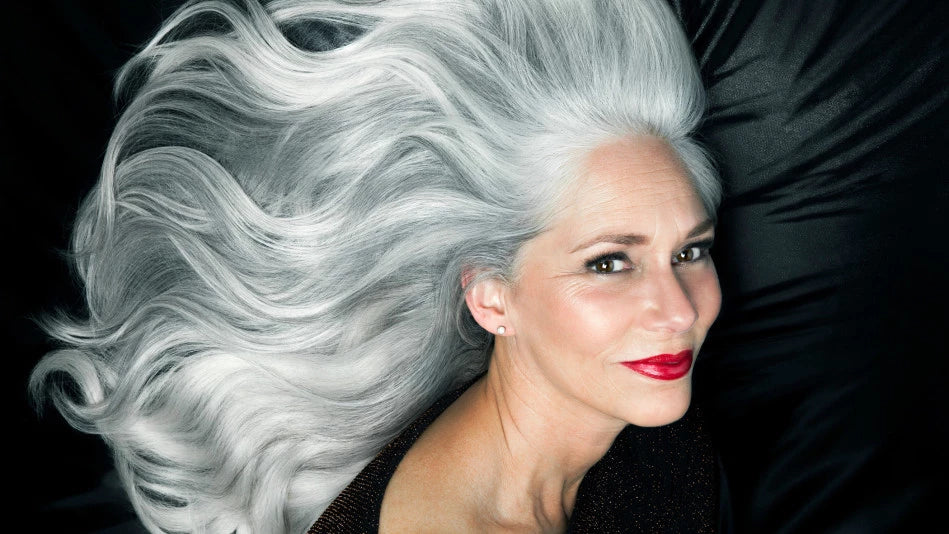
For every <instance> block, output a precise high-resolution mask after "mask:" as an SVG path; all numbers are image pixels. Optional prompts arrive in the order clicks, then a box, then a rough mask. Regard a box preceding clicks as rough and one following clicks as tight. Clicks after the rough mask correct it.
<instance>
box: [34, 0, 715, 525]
mask: <svg viewBox="0 0 949 534" xmlns="http://www.w3.org/2000/svg"><path fill="white" fill-rule="evenodd" d="M314 25H319V26H320V27H321V28H323V29H324V30H325V29H326V28H327V27H331V28H336V29H341V30H340V31H342V32H344V33H349V32H351V33H353V34H358V37H355V38H353V39H352V40H351V41H349V42H347V43H345V44H344V45H342V46H339V47H337V48H334V49H332V50H329V51H325V52H317V51H313V50H309V49H308V48H307V47H306V46H304V45H305V43H304V41H305V40H306V38H305V37H301V35H304V36H305V35H306V34H307V31H308V29H310V30H312V27H313V26H314ZM133 82H134V83H137V84H138V86H137V87H136V93H135V97H134V99H133V100H132V101H131V102H130V103H129V105H128V108H127V110H126V111H125V113H124V115H123V116H122V118H121V120H120V121H119V124H118V125H117V127H116V131H115V133H114V134H113V137H112V140H111V142H110V146H109V149H108V152H107V154H106V161H105V165H104V167H103V172H102V176H101V180H100V182H99V184H98V186H97V188H96V190H95V191H94V192H93V193H92V194H91V195H90V197H89V199H88V201H87V202H86V203H85V204H84V206H83V209H82V211H81V213H80V216H79V219H78V221H77V227H76V231H75V238H74V248H75V252H76V261H77V264H78V271H79V272H80V273H81V275H82V277H83V281H84V283H85V285H86V289H87V301H88V306H89V317H88V318H86V319H83V320H74V321H69V320H65V319H63V320H58V321H51V322H50V324H49V326H48V329H49V331H50V332H51V333H52V334H53V335H54V336H56V337H57V338H58V339H60V340H62V341H63V342H64V343H66V344H67V345H68V347H67V348H64V349H63V350H60V351H58V352H56V353H53V354H51V355H49V356H47V358H45V359H44V360H43V362H41V364H40V365H39V366H38V367H37V369H36V370H35V372H34V375H33V381H32V387H33V388H34V391H35V392H36V393H37V394H38V395H39V394H42V393H43V391H44V390H46V389H48V392H49V394H50V395H51V396H52V398H53V399H54V400H55V401H56V402H57V406H58V408H59V409H60V411H61V412H62V413H63V414H64V415H65V416H66V417H67V418H68V419H69V420H70V422H72V423H73V424H74V425H75V426H77V427H78V428H80V429H83V430H86V431H88V432H95V433H99V434H102V435H103V436H104V438H105V439H106V440H107V441H108V443H109V444H110V445H111V447H112V448H113V451H114V454H115V458H116V463H117V465H118V467H119V471H120V474H121V476H122V478H123V480H124V482H125V485H126V489H127V491H128V492H129V494H130V496H131V498H132V501H133V504H134V505H135V507H136V510H137V511H138V513H139V515H140V517H141V518H142V520H143V522H144V523H145V525H146V526H147V527H148V528H149V529H150V530H153V531H169V530H171V531H210V532H232V531H235V530H236V531H238V532H280V531H290V532H300V531H303V530H306V529H307V527H309V526H310V525H311V524H312V523H313V521H314V520H317V518H320V519H319V521H318V522H317V524H316V525H314V526H313V529H314V530H316V531H319V530H320V529H321V528H322V527H321V526H320V525H321V522H322V523H323V524H325V523H326V522H328V521H336V522H343V523H345V522H346V521H351V520H354V519H365V520H367V521H369V523H370V524H372V523H373V522H376V521H377V522H378V525H379V528H380V530H382V531H384V532H385V531H390V532H398V531H415V530H433V529H435V530H445V529H454V530H459V531H466V530H471V531H482V530H526V531H561V530H563V529H564V528H566V527H567V525H568V520H569V518H572V517H574V516H575V515H576V514H575V513H574V512H575V510H574V505H575V502H578V499H579V498H580V496H581V492H580V490H579V488H580V485H581V482H582V481H583V479H584V476H585V474H586V473H587V472H588V470H589V469H590V468H591V466H593V464H594V463H595V462H597V460H599V459H600V458H601V457H602V456H603V455H604V454H605V453H606V452H607V450H608V449H609V447H610V445H611V444H612V443H613V441H614V439H615V438H616V437H617V435H619V434H620V432H621V430H623V428H624V427H625V426H626V425H628V424H633V425H637V426H643V427H649V426H656V425H665V424H668V423H672V422H673V421H676V420H677V419H678V418H680V417H681V416H682V415H683V413H684V412H685V411H686V409H687V407H688V405H689V400H690V392H691V383H690V372H691V368H692V363H693V360H694V358H695V357H696V356H697V355H698V353H699V349H700V347H701V344H702V341H703V340H704V336H705V333H706V332H707V330H708V328H709V326H710V325H711V323H712V322H713V321H714V319H715V317H716V315H717V313H718V308H719V304H720V295H719V289H718V282H717V278H716V274H715V269H714V265H713V264H712V262H711V259H710V258H709V256H708V248H709V247H710V245H711V239H712V235H713V226H714V218H715V208H716V206H717V203H718V199H719V196H720V193H719V188H718V184H717V181H716V179H715V175H714V172H713V171H712V168H711V165H710V163H709V161H708V159H707V158H706V157H705V155H704V153H703V152H702V150H701V149H700V148H699V147H698V146H697V145H696V144H695V143H694V141H692V140H691V139H690V138H689V137H688V135H689V133H690V132H691V131H692V129H693V128H694V127H695V125H696V123H697V122H698V120H699V118H700V116H701V112H702V107H703V98H702V96H703V92H702V88H701V84H700V80H699V77H698V73H697V71H696V68H695V65H694V61H693V59H692V57H691V55H690V51H689V46H688V43H687V42H686V41H685V39H684V38H683V36H682V33H681V30H680V29H679V28H678V26H677V23H676V20H675V18H674V16H673V15H672V14H671V12H669V11H668V8H666V7H665V6H663V5H662V4H661V3H659V2H658V1H652V0H650V1H636V2H631V1H619V0H617V1H614V2H581V1H579V0H575V1H574V0H571V1H562V2H539V1H528V0H523V1H517V2H512V1H511V0H503V1H500V0H499V1H497V2H494V1H490V0H483V1H474V0H467V1H440V2H437V3H436V2H424V1H407V0H398V1H389V2H339V3H335V2H316V1H302V0H285V1H278V2H273V3H271V4H269V5H268V6H267V7H266V9H264V8H261V7H260V6H258V5H256V4H255V3H253V2H249V3H247V4H246V5H242V6H240V7H238V6H234V5H232V4H230V3H226V2H218V1H207V2H198V3H192V4H189V5H187V6H185V7H184V8H182V9H181V10H179V11H178V12H177V14H176V15H174V16H173V17H172V19H171V20H169V22H168V23H167V24H166V25H165V27H164V28H163V29H162V30H161V32H160V33H159V35H158V36H157V37H156V38H155V39H154V40H153V41H152V43H150V44H149V45H148V47H147V48H146V49H145V50H144V51H143V52H141V53H140V54H139V55H138V56H137V57H136V58H135V59H134V60H133V61H132V62H131V63H130V64H129V65H128V66H127V67H126V68H125V69H124V70H123V73H122V75H121V76H120V79H119V86H120V87H121V88H127V87H128V86H129V85H131V84H133ZM59 373H65V374H66V375H67V376H68V377H69V378H71V379H72V381H73V382H74V385H72V384H70V385H69V386H64V385H61V384H60V383H59V382H57V381H55V380H53V379H52V377H54V376H57V375H59ZM464 386H467V387H464ZM74 390H75V391H77V392H78V395H72V394H70V392H71V391H74ZM449 391H454V393H452V394H449V395H448V396H445V394H446V392H449ZM439 399H440V400H439ZM436 400H439V401H438V402H435V401H436ZM433 403H435V404H433ZM429 407H431V409H428V408H429ZM442 410H444V411H442ZM423 412H425V415H423V416H422V417H421V418H419V414H420V413H423ZM407 429H408V430H407ZM409 431H411V432H409ZM404 432H409V433H408V434H406V433H404ZM397 436H399V437H398V438H397V439H396V440H395V441H393V438H396V437H397ZM390 442H392V443H391V444H390ZM387 444H389V445H388V446H387ZM380 450H384V454H388V456H387V458H388V459H389V460H392V464H393V465H391V466H390V467H391V469H389V471H388V473H387V474H386V475H385V476H384V477H382V478H378V477H376V478H372V480H374V481H375V483H376V484H377V487H375V488H366V487H364V486H361V485H360V484H362V482H364V481H366V480H367V476H366V475H367V472H363V473H362V474H360V472H361V471H362V469H363V468H364V467H365V468H366V469H369V470H371V469H376V468H378V466H379V462H378V460H379V458H378V457H376V455H377V453H379V451H380ZM385 451H388V453H385ZM393 451H394V452H393ZM374 457H376V460H377V461H374V462H373V463H370V464H369V465H368V467H366V466H367V462H369V461H370V460H371V459H373V458H374ZM373 476H375V475H373ZM354 479H355V481H354ZM351 482H352V485H350V483H351ZM347 486H348V487H347ZM344 488H345V491H344ZM341 492H343V493H342V495H340V493H341ZM354 496H355V497H354ZM353 498H356V499H357V500H358V499H360V498H364V499H365V500H369V501H372V502H373V503H375V504H374V505H373V506H374V508H371V509H370V510H368V511H367V512H366V513H368V514H369V515H370V516H372V517H368V518H367V517H356V518H353V517H345V515H346V514H347V513H349V514H350V515H353V514H354V512H353V511H352V510H349V509H348V508H347V506H348V505H347V503H351V502H353V501H352V499H353ZM324 510H325V511H326V513H325V514H324V513H323V512H324ZM347 510H349V511H348V512H347ZM361 513H362V512H359V513H355V515H359V514H361ZM321 516H322V517H321ZM346 524H351V523H346ZM327 528H329V527H327Z"/></svg>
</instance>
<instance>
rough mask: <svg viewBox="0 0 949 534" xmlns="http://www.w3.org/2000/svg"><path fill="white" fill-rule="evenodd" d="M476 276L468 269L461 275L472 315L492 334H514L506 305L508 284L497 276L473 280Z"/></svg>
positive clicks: (466, 301)
mask: <svg viewBox="0 0 949 534" xmlns="http://www.w3.org/2000/svg"><path fill="white" fill-rule="evenodd" d="M474 278H475V276H474V273H472V272H471V271H469V270H467V269H466V270H465V271H464V272H463V273H462V275H461V283H462V286H463V287H464V288H465V289H466V290H465V303H466V304H467V305H468V310H469V311H470V312H471V316H472V317H474V320H475V321H477V322H478V324H479V325H481V328H484V329H485V330H487V331H488V332H490V333H492V334H495V335H504V336H509V335H512V334H514V327H513V325H512V324H511V322H510V320H509V317H508V313H507V312H508V310H507V309H506V305H505V298H504V297H505V294H506V290H507V286H506V285H505V284H504V283H503V282H502V281H500V280H498V279H496V278H483V279H481V280H477V281H475V282H472V280H473V279H474Z"/></svg>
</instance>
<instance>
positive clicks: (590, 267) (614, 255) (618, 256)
mask: <svg viewBox="0 0 949 534" xmlns="http://www.w3.org/2000/svg"><path fill="white" fill-rule="evenodd" d="M604 260H613V261H621V262H623V263H626V264H627V265H628V266H631V265H632V263H633V262H632V260H630V259H629V256H627V255H626V253H625V252H619V251H617V252H608V253H606V254H599V255H597V256H594V257H592V258H590V259H589V260H587V261H586V262H584V264H583V265H584V267H585V268H586V270H587V271H589V272H592V273H593V274H597V275H602V276H609V275H613V274H619V273H623V272H627V271H631V270H632V269H628V268H627V269H620V270H618V271H613V272H611V273H599V272H596V270H595V268H594V267H595V266H596V264H597V262H600V261H604Z"/></svg>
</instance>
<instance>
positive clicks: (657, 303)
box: [643, 266, 698, 334]
mask: <svg viewBox="0 0 949 534" xmlns="http://www.w3.org/2000/svg"><path fill="white" fill-rule="evenodd" d="M654 274H655V276H654V277H653V280H652V284H650V286H651V287H650V289H649V290H648V293H647V295H646V299H645V303H644V304H645V307H644V310H643V320H644V325H643V326H644V327H645V328H646V330H650V331H653V332H658V333H663V334H677V333H681V332H686V331H688V330H689V329H690V328H692V325H693V324H695V321H696V319H698V311H696V309H695V305H694V304H693V303H692V300H691V299H690V298H689V294H688V291H687V288H686V286H685V285H684V284H683V283H682V281H681V280H680V279H679V276H678V275H677V274H676V273H675V271H674V267H671V266H670V267H668V268H665V269H661V270H660V272H656V273H654Z"/></svg>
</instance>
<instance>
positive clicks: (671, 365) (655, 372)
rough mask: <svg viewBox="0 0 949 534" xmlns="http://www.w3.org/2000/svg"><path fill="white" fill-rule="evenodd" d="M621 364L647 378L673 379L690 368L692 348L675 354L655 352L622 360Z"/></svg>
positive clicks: (679, 376) (681, 375)
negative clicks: (636, 358)
mask: <svg viewBox="0 0 949 534" xmlns="http://www.w3.org/2000/svg"><path fill="white" fill-rule="evenodd" d="M623 365H624V366H626V367H627V368H629V369H632V370H633V371H636V372H637V373H639V374H641V375H645V376H648V377H649V378H655V379H657V380H675V379H677V378H682V377H683V376H685V375H686V374H688V372H689V369H691V368H692V349H686V350H683V351H682V352H677V353H676V354H657V355H655V356H650V357H649V358H643V359H642V360H636V361H632V362H623Z"/></svg>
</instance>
